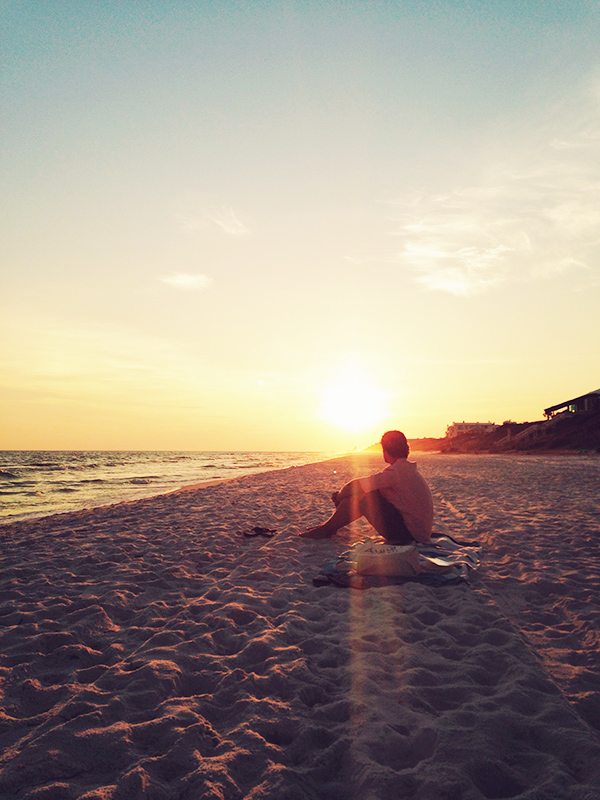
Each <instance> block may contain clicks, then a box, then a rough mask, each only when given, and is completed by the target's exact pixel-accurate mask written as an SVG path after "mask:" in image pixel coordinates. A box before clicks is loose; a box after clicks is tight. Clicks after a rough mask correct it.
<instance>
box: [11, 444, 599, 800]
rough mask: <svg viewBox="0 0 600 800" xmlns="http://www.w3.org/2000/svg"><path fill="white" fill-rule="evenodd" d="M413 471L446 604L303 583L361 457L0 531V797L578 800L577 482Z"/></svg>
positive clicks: (594, 632) (564, 475)
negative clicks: (312, 535) (451, 538)
mask: <svg viewBox="0 0 600 800" xmlns="http://www.w3.org/2000/svg"><path fill="white" fill-rule="evenodd" d="M415 460H417V461H418V462H419V465H420V469H421V471H422V472H423V474H424V475H425V476H426V477H427V479H428V480H429V481H430V484H431V486H432V489H433V492H434V497H435V501H436V512H437V519H438V522H439V525H440V526H443V527H445V528H446V529H447V530H448V531H449V532H450V533H452V534H453V535H455V536H457V537H460V538H466V539H478V540H479V541H481V542H482V543H483V554H482V556H483V557H482V564H481V567H480V569H479V570H478V572H477V573H476V574H474V575H472V576H471V579H470V581H469V583H468V584H467V583H463V584H458V585H455V586H446V587H441V588H439V587H438V588H432V587H429V586H425V585H422V584H419V583H406V584H404V585H402V586H389V587H384V588H377V589H369V590H367V591H364V592H361V591H356V590H348V589H340V588H336V587H329V586H327V587H316V586H313V585H312V578H313V577H314V576H315V575H317V574H318V572H319V571H320V568H321V566H322V565H323V564H324V562H325V561H327V560H328V559H330V558H331V557H332V556H333V555H335V554H337V553H341V552H342V551H343V550H344V549H345V548H347V546H348V544H349V543H351V542H353V541H356V540H358V539H360V538H363V537H364V536H366V535H369V534H370V533H371V532H372V531H371V529H370V528H369V526H368V525H367V524H366V523H364V522H358V523H354V524H353V525H352V526H351V527H350V528H347V529H345V530H344V531H343V533H341V535H339V536H338V537H336V539H334V540H333V541H324V542H313V541H306V540H302V539H299V538H298V535H297V534H298V533H299V532H300V531H302V530H304V529H305V528H306V527H308V526H310V525H313V524H316V523H318V522H319V521H321V520H322V519H323V517H324V516H325V515H326V514H328V513H329V511H330V501H329V495H330V493H331V491H332V489H334V488H337V487H338V486H339V485H341V484H342V483H344V482H345V481H347V480H349V479H351V478H353V477H356V476H357V475H360V474H367V473H369V472H371V471H374V470H378V469H380V468H382V467H383V466H384V465H383V462H382V460H381V457H380V456H378V455H359V456H356V457H346V458H342V459H336V460H334V461H326V462H321V463H319V464H313V465H308V466H305V467H297V468H291V469H286V470H281V471H278V472H269V473H263V474H261V475H254V476H251V477H247V478H241V479H236V480H233V481H228V482H224V483H220V484H217V485H212V486H202V487H198V488H193V489H189V490H187V491H185V492H179V493H174V494H170V495H163V496H160V497H155V498H150V499H145V500H139V501H136V502H134V503H123V504H120V505H116V506H110V507H104V508H98V509H89V510H86V511H82V512H75V513H70V514H63V515H57V516H54V517H47V518H45V519H43V520H38V521H35V522H22V523H16V524H13V525H10V526H5V527H2V528H0V538H2V573H1V578H0V622H1V625H2V627H1V637H2V639H1V643H0V645H1V646H0V653H1V656H0V679H1V685H2V703H1V709H2V711H1V717H0V742H1V744H2V750H3V755H2V757H1V761H0V798H2V800H4V798H6V799H8V798H17V799H18V800H21V798H26V799H27V800H34V799H35V800H75V798H86V800H92V799H93V800H136V799H137V798H149V799H151V800H180V799H181V800H188V799H189V800H199V799H200V798H203V799H206V800H208V799H209V798H210V800H217V799H218V798H221V799H223V798H224V799H225V800H238V799H239V800H242V798H248V799H249V800H259V799H260V800H262V799H264V800H266V798H269V799H270V800H271V799H273V798H277V800H313V799H314V800H338V798H339V800H342V798H343V799H344V800H347V798H356V800H388V799H389V800H398V798H421V799H422V800H484V799H485V800H492V798H520V799H521V800H526V799H527V800H562V799H564V800H597V798H598V797H599V796H600V673H599V670H598V667H597V661H598V656H597V653H598V644H599V641H598V640H599V637H600V633H599V631H600V603H599V601H598V597H599V596H600V548H599V537H600V527H599V523H598V508H599V505H600V502H599V501H600V481H599V480H598V475H599V467H600V459H599V458H597V457H594V456H582V457H575V456H573V457H571V456H565V457H547V456H543V457H538V456H506V457H505V456H438V455H427V456H423V457H420V456H419V454H415ZM254 525H262V526H266V527H270V528H277V530H278V533H277V535H276V536H275V537H273V538H272V539H266V538H262V537H255V538H246V537H244V536H243V535H242V533H241V531H243V530H245V529H248V528H250V527H252V526H254Z"/></svg>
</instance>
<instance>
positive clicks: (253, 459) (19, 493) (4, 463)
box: [0, 450, 336, 523]
mask: <svg viewBox="0 0 600 800" xmlns="http://www.w3.org/2000/svg"><path fill="white" fill-rule="evenodd" d="M335 455H336V454H335V453H321V452H298V453H287V452H203V451H199V452H177V451H173V452H166V451H113V450H110V451H102V450H100V451H90V450H87V451H75V450H60V451H57V450H53V451H46V450H2V451H0V523H7V522H14V521H16V520H21V519H31V518H37V517H43V516H46V515H48V514H58V513H63V512H65V511H77V510H79V509H82V508H93V507H94V506H102V505H109V504H111V503H119V502H122V501H123V500H136V499H138V498H140V497H150V496H152V495H157V494H165V493H166V492H172V491H174V490H176V489H179V488H180V487H182V486H189V485H190V484H194V483H200V482H202V481H210V480H216V479H222V478H233V477H240V476H242V475H252V474H254V473H257V472H267V471H269V470H275V469H285V468H286V467H293V466H300V465H302V464H309V463H311V462H314V461H322V460H324V459H326V458H333V457H334V456H335Z"/></svg>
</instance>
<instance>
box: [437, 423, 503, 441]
mask: <svg viewBox="0 0 600 800" xmlns="http://www.w3.org/2000/svg"><path fill="white" fill-rule="evenodd" d="M498 427H500V426H499V425H496V423H494V422H465V421H464V420H463V421H462V422H453V423H452V425H448V427H447V428H446V438H447V439H453V438H454V437H455V436H460V435H461V434H463V433H491V432H492V431H495V430H496V428H498Z"/></svg>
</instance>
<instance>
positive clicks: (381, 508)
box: [359, 491, 415, 544]
mask: <svg viewBox="0 0 600 800" xmlns="http://www.w3.org/2000/svg"><path fill="white" fill-rule="evenodd" d="M359 507H360V513H361V514H362V515H363V516H365V517H366V518H367V519H368V521H369V522H370V523H371V525H372V526H373V527H374V528H375V530H376V531H377V533H379V534H381V536H383V538H384V539H386V540H387V541H388V542H389V543H390V544H414V542H415V540H414V539H413V537H412V536H411V533H410V531H409V530H408V528H407V527H406V523H405V522H404V518H403V517H402V514H401V513H400V511H398V509H397V508H396V506H394V505H392V503H390V502H389V501H388V500H386V499H385V497H384V496H383V495H382V494H381V492H379V491H374V492H368V493H367V494H365V495H363V497H362V499H361V501H360V503H359Z"/></svg>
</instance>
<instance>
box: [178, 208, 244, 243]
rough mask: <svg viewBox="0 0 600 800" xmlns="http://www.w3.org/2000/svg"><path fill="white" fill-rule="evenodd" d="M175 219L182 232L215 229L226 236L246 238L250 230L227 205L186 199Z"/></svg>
mask: <svg viewBox="0 0 600 800" xmlns="http://www.w3.org/2000/svg"><path fill="white" fill-rule="evenodd" d="M176 217H177V219H178V220H179V223H180V224H181V227H182V228H183V229H184V230H188V231H209V230H210V229H211V228H212V229H213V230H215V228H216V229H217V230H219V231H221V232H222V233H225V234H227V236H234V237H240V236H247V235H248V234H250V232H251V231H250V229H249V228H248V227H247V226H246V225H245V224H244V223H243V222H242V221H241V219H240V218H239V216H238V215H237V214H236V212H235V211H234V210H233V208H232V207H231V206H230V205H229V204H228V203H221V202H214V201H201V200H199V199H188V200H187V201H186V202H185V203H184V204H183V208H181V209H180V210H178V211H177V212H176Z"/></svg>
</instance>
